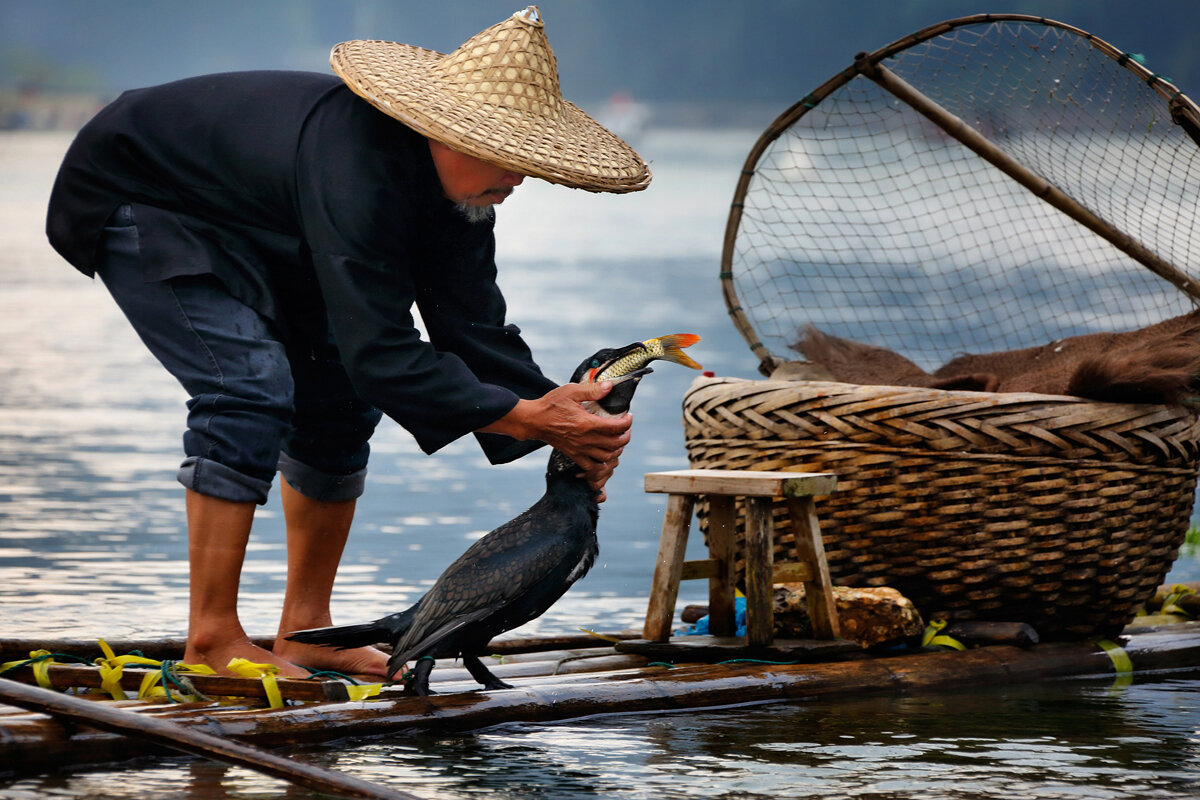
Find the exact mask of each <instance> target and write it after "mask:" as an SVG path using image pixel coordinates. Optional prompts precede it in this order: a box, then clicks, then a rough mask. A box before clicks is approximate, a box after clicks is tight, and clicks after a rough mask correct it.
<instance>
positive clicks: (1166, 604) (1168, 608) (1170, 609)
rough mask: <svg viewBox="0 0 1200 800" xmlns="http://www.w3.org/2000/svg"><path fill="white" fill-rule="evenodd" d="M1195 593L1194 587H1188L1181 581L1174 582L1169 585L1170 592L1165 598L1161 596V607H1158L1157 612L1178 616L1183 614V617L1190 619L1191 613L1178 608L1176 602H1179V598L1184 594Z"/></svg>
mask: <svg viewBox="0 0 1200 800" xmlns="http://www.w3.org/2000/svg"><path fill="white" fill-rule="evenodd" d="M1195 593H1196V592H1195V590H1194V589H1190V588H1188V587H1187V586H1184V585H1183V584H1181V583H1177V584H1175V585H1174V586H1172V587H1171V593H1170V594H1169V595H1167V596H1166V597H1165V598H1163V604H1162V608H1161V609H1159V613H1160V614H1179V615H1180V616H1184V617H1187V618H1188V619H1191V616H1192V615H1191V614H1189V613H1188V612H1187V611H1185V610H1184V609H1182V608H1180V607H1179V606H1178V605H1177V604H1178V603H1179V600H1180V598H1182V597H1184V596H1185V595H1189V594H1195Z"/></svg>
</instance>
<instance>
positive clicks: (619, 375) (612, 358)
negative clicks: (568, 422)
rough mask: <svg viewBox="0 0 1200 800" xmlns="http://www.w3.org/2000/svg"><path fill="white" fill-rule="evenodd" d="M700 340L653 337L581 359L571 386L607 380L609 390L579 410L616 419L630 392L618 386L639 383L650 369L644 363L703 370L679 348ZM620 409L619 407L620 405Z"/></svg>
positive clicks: (678, 335)
mask: <svg viewBox="0 0 1200 800" xmlns="http://www.w3.org/2000/svg"><path fill="white" fill-rule="evenodd" d="M698 341H700V337H699V336H698V335H697V334H694V333H672V334H668V335H666V336H657V337H655V338H653V339H646V340H645V341H641V342H633V343H632V344H627V345H625V346H624V347H618V348H608V349H604V350H600V351H598V352H597V353H595V354H594V355H593V356H592V357H591V358H590V359H585V360H584V362H583V363H582V364H580V365H579V367H578V368H576V370H575V372H574V373H573V374H572V375H571V382H572V383H600V382H602V381H611V382H612V383H613V384H614V386H613V390H612V391H611V392H609V394H608V395H607V396H605V397H604V398H602V399H600V400H589V401H586V402H585V403H583V407H584V408H585V409H587V410H588V411H590V412H591V413H593V414H598V415H600V416H616V415H618V414H621V413H624V412H625V411H627V410H628V407H629V399H630V398H631V397H632V396H633V392H632V390H628V395H626V391H627V390H626V389H624V388H622V387H621V384H623V383H624V382H626V381H631V380H632V381H635V382H636V381H637V380H640V379H641V377H642V376H643V375H647V374H649V373H651V372H653V371H654V370H652V369H650V368H649V367H648V366H646V365H647V364H649V363H650V362H652V361H670V362H671V363H673V364H679V365H681V366H685V367H690V368H691V369H704V368H703V367H702V366H700V364H699V363H697V362H696V361H694V360H693V359H692V358H691V357H689V356H688V354H687V353H685V352H683V348H685V347H691V346H692V345H694V344H695V343H696V342H698ZM622 404H623V405H624V408H620V406H621V405H622Z"/></svg>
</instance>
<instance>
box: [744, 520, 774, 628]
mask: <svg viewBox="0 0 1200 800" xmlns="http://www.w3.org/2000/svg"><path fill="white" fill-rule="evenodd" d="M772 525H773V523H772V520H771V500H770V498H767V497H747V498H746V643H747V644H749V645H751V646H754V645H766V644H770V643H771V640H772V639H773V638H774V637H775V609H774V605H773V600H774V597H773V595H774V591H775V589H774V585H773V582H772V578H771V575H772V573H773V572H774V566H775V552H774V551H775V547H774V541H773V540H774V536H773V533H772Z"/></svg>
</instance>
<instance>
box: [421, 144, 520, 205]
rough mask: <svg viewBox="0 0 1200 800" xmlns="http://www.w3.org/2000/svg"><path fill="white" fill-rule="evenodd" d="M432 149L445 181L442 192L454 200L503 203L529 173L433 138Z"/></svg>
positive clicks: (486, 203)
mask: <svg viewBox="0 0 1200 800" xmlns="http://www.w3.org/2000/svg"><path fill="white" fill-rule="evenodd" d="M429 152H430V154H431V155H432V156H433V165H434V167H436V168H437V174H438V179H439V180H440V181H441V182H442V194H444V195H445V196H446V198H447V199H449V200H450V201H452V202H455V203H459V204H461V205H465V206H475V207H479V208H483V207H486V206H490V205H495V204H496V203H503V202H504V198H506V197H508V196H509V195H510V194H512V191H513V188H514V187H517V186H520V185H521V182H522V181H524V180H525V176H524V175H522V174H520V173H519V172H513V171H512V170H508V169H505V168H504V167H497V166H494V165H492V164H489V163H487V162H486V161H480V160H479V159H478V158H475V157H474V156H469V155H466V154H465V153H460V152H458V151H457V150H452V149H451V148H449V147H447V146H446V145H444V144H442V143H441V142H437V141H434V140H433V139H430V140H429Z"/></svg>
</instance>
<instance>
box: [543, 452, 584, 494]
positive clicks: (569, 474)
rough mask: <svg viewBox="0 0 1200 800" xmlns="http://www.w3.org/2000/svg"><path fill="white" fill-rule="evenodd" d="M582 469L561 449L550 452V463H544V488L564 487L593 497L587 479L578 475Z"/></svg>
mask: <svg viewBox="0 0 1200 800" xmlns="http://www.w3.org/2000/svg"><path fill="white" fill-rule="evenodd" d="M580 472H582V470H581V469H580V468H579V465H578V464H576V463H575V462H574V461H572V460H571V459H570V458H569V457H567V455H566V454H565V453H563V452H562V451H561V450H552V451H551V452H550V463H549V464H547V465H546V488H547V490H549V489H551V488H558V489H566V490H568V491H576V492H579V493H581V494H584V495H586V496H587V497H594V495H595V492H593V491H592V487H591V486H589V485H588V482H587V479H586V478H583V477H582V476H581V475H580Z"/></svg>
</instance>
